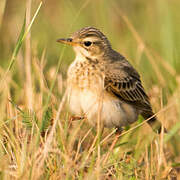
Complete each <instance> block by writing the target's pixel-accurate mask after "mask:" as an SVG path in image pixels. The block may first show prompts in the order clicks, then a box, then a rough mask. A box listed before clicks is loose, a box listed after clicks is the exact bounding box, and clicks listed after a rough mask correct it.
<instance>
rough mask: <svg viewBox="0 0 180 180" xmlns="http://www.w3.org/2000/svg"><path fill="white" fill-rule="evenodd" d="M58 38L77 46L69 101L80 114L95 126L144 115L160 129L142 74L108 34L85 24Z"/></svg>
mask: <svg viewBox="0 0 180 180" xmlns="http://www.w3.org/2000/svg"><path fill="white" fill-rule="evenodd" d="M57 42H60V43H63V44H67V45H70V46H72V47H73V49H74V51H75V54H76V56H75V59H74V61H73V62H72V63H71V64H70V66H69V68H68V71H67V89H68V103H69V107H70V111H71V112H72V114H74V115H76V116H77V117H80V118H79V119H82V118H87V120H88V122H89V123H90V124H91V125H92V126H97V122H98V121H97V119H98V118H99V119H100V120H99V121H100V124H101V126H102V127H103V128H104V127H107V128H117V130H121V129H122V128H123V127H125V126H128V125H130V124H132V123H134V122H135V121H137V120H138V117H139V115H141V116H142V117H143V118H144V119H145V120H147V119H148V120H147V123H148V124H149V125H150V126H151V127H152V129H153V130H154V131H155V132H157V133H160V132H161V128H162V124H161V122H160V121H158V120H157V117H156V116H155V114H154V112H153V110H152V106H151V104H150V100H149V97H148V95H147V94H146V92H145V89H144V87H143V85H142V82H141V79H140V75H139V73H138V72H137V71H136V69H135V68H134V67H133V66H132V65H131V64H130V62H129V61H128V60H127V59H126V58H125V57H124V56H123V55H121V54H120V53H119V52H117V51H115V50H114V49H113V48H112V46H111V43H110V41H109V40H108V38H107V37H106V36H105V35H104V34H103V33H102V32H101V31H100V30H99V29H97V28H95V27H84V28H82V29H80V30H78V31H76V32H75V33H73V34H72V35H71V37H69V38H60V39H58V40H57Z"/></svg>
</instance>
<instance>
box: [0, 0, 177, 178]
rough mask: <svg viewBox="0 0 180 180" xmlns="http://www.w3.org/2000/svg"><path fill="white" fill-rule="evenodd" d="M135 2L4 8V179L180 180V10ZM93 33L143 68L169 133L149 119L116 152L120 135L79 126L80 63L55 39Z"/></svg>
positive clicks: (0, 107) (0, 68)
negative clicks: (75, 73) (73, 95)
mask: <svg viewBox="0 0 180 180" xmlns="http://www.w3.org/2000/svg"><path fill="white" fill-rule="evenodd" d="M39 3H40V4H39ZM128 3H129V4H128ZM128 3H126V2H123V1H122V2H118V1H115V0H113V1H95V0H94V1H89V0H86V1H83V0H81V1H79V2H77V4H76V3H74V2H73V1H70V0H68V1H56V0H54V1H53V3H51V2H50V1H45V2H43V3H42V4H41V2H40V1H39V2H38V1H33V0H27V1H26V3H24V2H19V1H16V0H15V1H11V2H10V1H6V0H1V2H0V11H1V10H2V11H1V12H2V13H1V14H0V28H1V29H0V31H1V37H0V38H1V41H0V59H1V61H0V82H1V87H0V114H1V117H0V127H1V128H0V161H1V163H0V179H33V180H34V179H68V180H69V179H83V180H84V179H85V180H86V179H88V180H89V179H120V180H121V179H122V180H124V179H132V180H133V179H146V180H150V179H178V178H180V153H179V152H180V131H179V130H180V93H179V92H180V63H179V58H180V54H178V52H180V49H179V47H180V46H178V43H179V42H180V36H179V33H178V32H179V31H178V30H180V25H178V20H179V14H178V13H177V11H178V10H177V7H178V5H180V3H179V1H178V0H174V1H172V2H169V1H162V0H159V2H158V3H157V2H156V1H155V0H154V1H152V2H147V4H145V3H144V2H143V1H142V0H137V1H136V2H128ZM41 5H42V6H41ZM15 7H18V12H17V11H16V10H15V9H14V8H15ZM161 7H162V9H161ZM142 8H143V9H142ZM25 9H26V16H25V19H26V21H25V23H24V26H22V24H23V20H24V19H23V18H24V11H25ZM160 9H161V10H160ZM166 12H167V14H166ZM135 14H136V16H135ZM164 14H166V15H167V16H164ZM90 15H91V17H90ZM87 25H92V26H96V27H99V28H100V29H102V30H103V31H104V32H105V34H107V36H108V37H109V38H110V40H111V41H112V44H113V47H116V49H118V50H119V51H121V52H122V54H124V55H125V56H126V57H127V58H128V59H129V60H130V61H131V59H133V61H131V63H132V64H133V65H134V66H135V67H136V69H138V71H139V72H140V74H141V75H142V77H143V78H142V80H143V82H144V83H143V84H144V85H145V87H146V89H147V92H148V94H149V96H150V99H151V102H152V105H153V107H154V110H155V111H156V112H157V113H156V114H157V116H158V118H159V120H160V121H161V122H162V123H163V124H164V126H165V127H167V129H168V131H169V133H168V134H164V133H163V132H162V134H161V135H160V136H158V135H156V134H154V133H153V132H152V130H151V129H150V128H149V126H148V125H146V121H143V122H142V121H141V118H140V119H139V122H137V123H135V124H133V125H132V126H131V127H130V128H129V129H127V130H126V131H124V132H123V133H122V134H121V136H120V137H119V138H118V139H117V143H116V145H115V147H114V148H113V149H112V151H110V150H109V149H110V147H111V144H112V142H113V140H114V138H115V134H114V133H115V130H114V129H110V130H108V129H105V131H104V133H103V135H102V136H101V132H100V128H98V127H97V128H95V129H93V128H92V127H90V126H89V125H88V123H86V119H84V120H80V121H71V120H70V113H69V112H68V106H67V103H66V75H65V73H66V70H67V66H68V64H69V63H70V61H71V60H72V59H73V54H72V52H71V51H70V50H69V49H67V48H66V47H60V48H61V49H60V55H58V50H57V49H56V47H58V45H57V44H56V42H55V40H56V39H57V38H59V37H58V36H62V37H63V36H68V34H69V32H73V31H74V30H77V29H79V27H83V26H87ZM21 26H22V27H21ZM152 26H154V27H153V28H152ZM148 28H149V29H148ZM164 28H166V30H164ZM20 31H21V33H20ZM66 32H68V33H66ZM64 33H66V34H64ZM18 36H19V39H18ZM173 36H174V37H173ZM163 38H166V41H165V40H164V39H163ZM17 39H18V40H17ZM147 44H148V45H147ZM168 50H169V52H170V53H169V54H168V53H167V51H168ZM173 52H174V53H173ZM11 56H12V57H11ZM58 56H59V59H58ZM99 119H100V117H99Z"/></svg>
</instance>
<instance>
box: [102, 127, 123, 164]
mask: <svg viewBox="0 0 180 180" xmlns="http://www.w3.org/2000/svg"><path fill="white" fill-rule="evenodd" d="M122 131H123V129H122V128H119V127H118V128H117V129H116V133H115V138H114V141H113V142H112V144H111V146H110V149H109V151H108V152H107V154H106V157H105V158H104V161H103V165H105V163H106V161H107V160H108V158H109V155H110V153H111V152H112V150H113V148H114V146H115V145H116V143H117V141H118V139H119V136H120V135H121V133H122Z"/></svg>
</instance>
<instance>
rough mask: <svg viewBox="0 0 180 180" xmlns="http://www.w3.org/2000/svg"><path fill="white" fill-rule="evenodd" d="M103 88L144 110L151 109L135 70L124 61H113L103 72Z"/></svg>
mask: <svg viewBox="0 0 180 180" xmlns="http://www.w3.org/2000/svg"><path fill="white" fill-rule="evenodd" d="M104 84H105V89H106V90H107V91H108V92H110V93H113V94H114V95H115V96H117V97H118V98H120V99H121V100H123V101H125V102H127V103H130V104H132V105H134V106H136V107H137V108H139V109H141V110H145V111H152V109H151V105H150V103H149V99H148V96H147V95H146V93H145V91H144V88H143V86H142V84H141V81H140V76H139V74H138V73H137V71H136V70H135V69H134V68H133V67H132V66H131V65H130V64H129V63H128V62H127V61H126V60H121V61H115V62H112V63H111V64H109V65H108V68H106V72H105V82H104Z"/></svg>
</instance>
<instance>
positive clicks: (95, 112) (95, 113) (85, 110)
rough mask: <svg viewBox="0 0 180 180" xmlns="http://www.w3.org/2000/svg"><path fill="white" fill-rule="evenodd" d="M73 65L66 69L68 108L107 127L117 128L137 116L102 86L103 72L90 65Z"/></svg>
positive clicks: (93, 122)
mask: <svg viewBox="0 0 180 180" xmlns="http://www.w3.org/2000/svg"><path fill="white" fill-rule="evenodd" d="M81 66H82V65H79V66H77V64H76V65H74V64H72V65H71V66H70V68H69V70H68V82H67V85H68V101H69V106H70V110H71V111H72V112H73V113H74V114H75V115H78V116H86V117H87V119H88V121H89V122H90V124H92V125H96V123H97V120H98V118H100V120H101V122H102V123H103V124H104V126H106V127H120V126H124V125H126V124H129V123H132V122H134V121H135V120H136V119H137V115H136V114H137V112H135V111H134V109H133V108H132V107H131V106H130V105H128V104H125V103H123V102H121V101H120V100H119V98H117V97H116V96H113V95H112V94H110V93H108V92H107V91H106V90H105V89H104V74H103V72H102V71H101V70H97V69H96V70H95V69H92V67H86V66H83V67H84V69H83V68H82V67H81Z"/></svg>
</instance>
